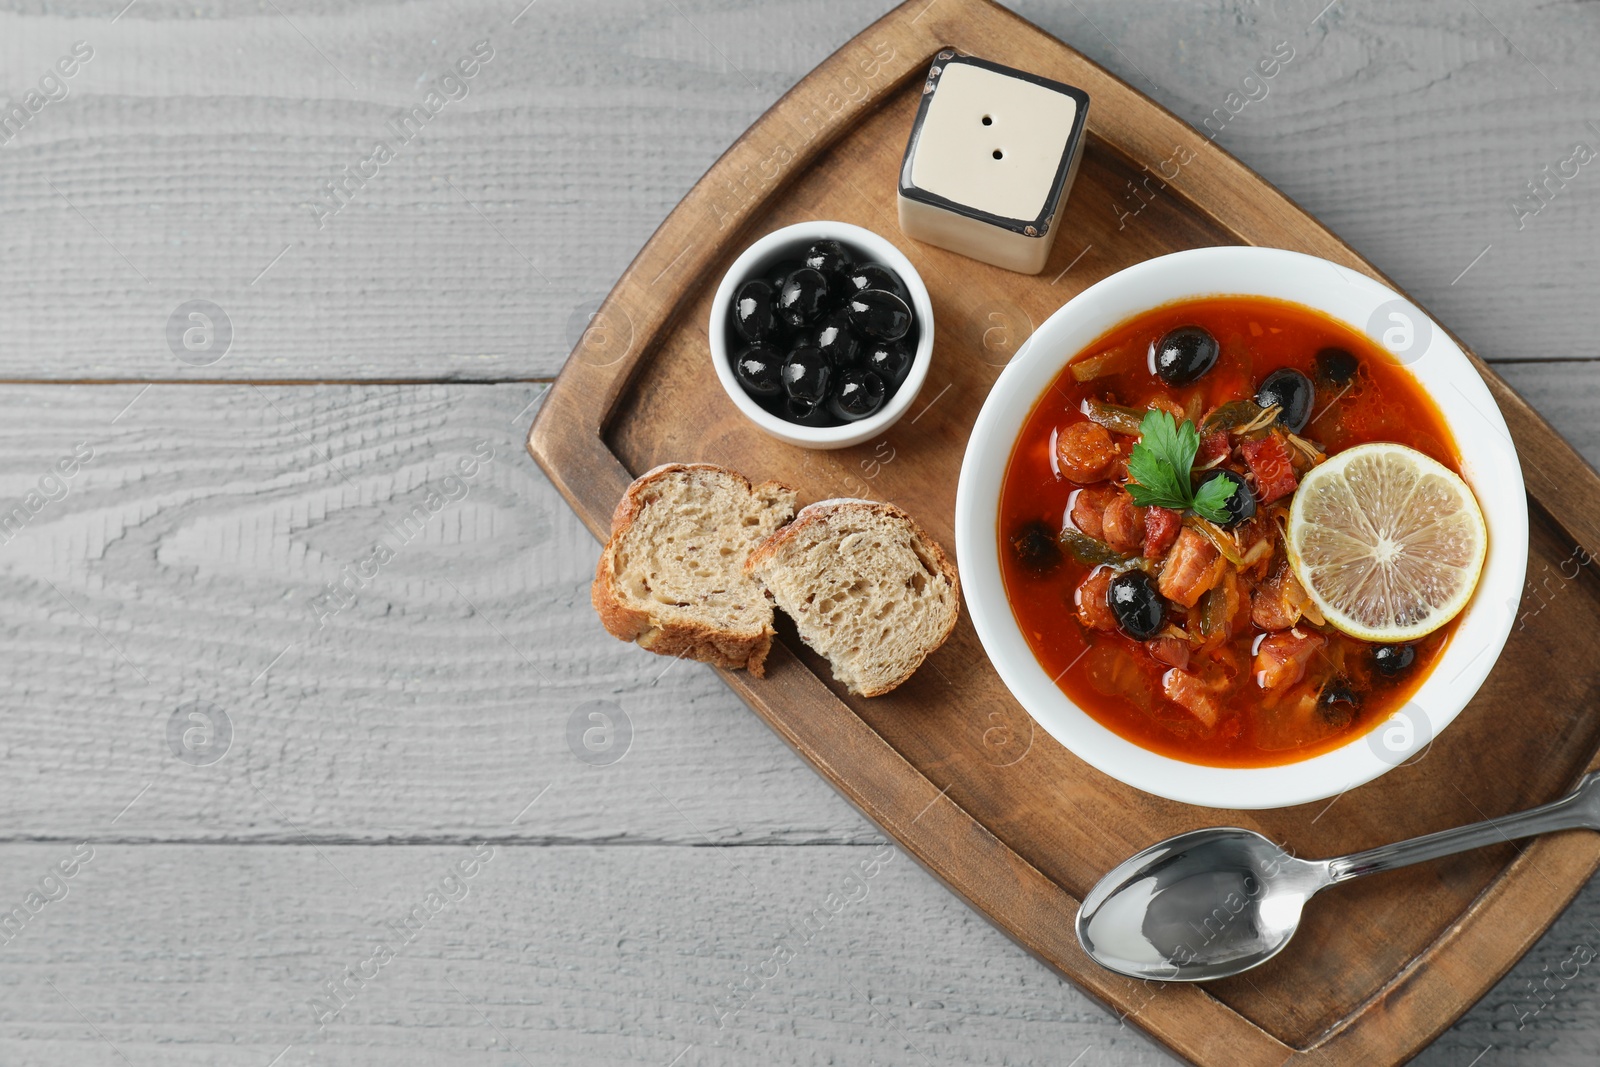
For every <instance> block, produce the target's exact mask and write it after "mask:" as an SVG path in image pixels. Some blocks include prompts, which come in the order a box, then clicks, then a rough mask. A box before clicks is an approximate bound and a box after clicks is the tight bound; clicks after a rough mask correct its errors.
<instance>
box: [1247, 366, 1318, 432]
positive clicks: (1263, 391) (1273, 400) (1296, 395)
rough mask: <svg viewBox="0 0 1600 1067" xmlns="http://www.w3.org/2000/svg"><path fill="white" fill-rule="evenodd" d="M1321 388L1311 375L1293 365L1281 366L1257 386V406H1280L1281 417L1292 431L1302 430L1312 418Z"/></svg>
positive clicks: (1279, 417)
mask: <svg viewBox="0 0 1600 1067" xmlns="http://www.w3.org/2000/svg"><path fill="white" fill-rule="evenodd" d="M1316 395H1317V391H1316V389H1314V388H1313V387H1312V385H1311V379H1310V378H1307V377H1306V376H1305V375H1304V374H1301V373H1300V372H1299V371H1297V370H1295V369H1294V368H1293V367H1280V368H1278V369H1277V370H1275V371H1273V372H1272V373H1271V374H1269V375H1267V376H1266V378H1265V379H1263V380H1262V382H1261V388H1259V389H1257V390H1256V406H1257V407H1261V408H1270V407H1273V406H1274V405H1276V406H1277V408H1278V421H1279V422H1281V423H1282V424H1283V425H1284V428H1285V429H1287V430H1288V431H1289V432H1290V433H1299V432H1300V431H1301V430H1303V429H1305V428H1306V423H1308V422H1310V421H1311V404H1312V401H1314V400H1315V399H1316Z"/></svg>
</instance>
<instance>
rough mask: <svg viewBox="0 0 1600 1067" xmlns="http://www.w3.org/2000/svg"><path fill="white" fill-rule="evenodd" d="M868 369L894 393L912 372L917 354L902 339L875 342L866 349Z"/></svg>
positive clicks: (865, 361)
mask: <svg viewBox="0 0 1600 1067" xmlns="http://www.w3.org/2000/svg"><path fill="white" fill-rule="evenodd" d="M863 350H864V352H865V353H866V356H865V359H864V360H863V361H862V362H863V363H865V365H866V368H867V369H868V370H870V371H872V372H873V373H874V374H876V375H877V376H878V377H880V378H882V379H883V382H884V384H885V385H886V386H888V388H889V391H890V392H891V393H892V392H894V390H895V389H897V388H898V387H899V385H900V383H901V382H903V381H905V380H906V375H907V374H908V373H910V371H911V363H912V361H913V360H914V359H915V358H916V353H915V352H913V351H912V349H911V346H910V345H909V344H908V343H906V341H905V339H904V338H902V339H901V340H899V341H874V342H872V343H870V344H868V345H866V346H865V347H864V349H863Z"/></svg>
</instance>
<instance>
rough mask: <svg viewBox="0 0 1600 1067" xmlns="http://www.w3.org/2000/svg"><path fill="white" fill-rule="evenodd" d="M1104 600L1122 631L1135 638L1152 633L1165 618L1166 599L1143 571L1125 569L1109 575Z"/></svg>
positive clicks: (1140, 638) (1138, 639)
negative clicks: (1117, 573) (1108, 586)
mask: <svg viewBox="0 0 1600 1067" xmlns="http://www.w3.org/2000/svg"><path fill="white" fill-rule="evenodd" d="M1106 603H1107V604H1109V605H1110V606H1111V613H1112V614H1113V615H1115V616H1116V617H1117V625H1119V626H1121V627H1122V632H1123V633H1125V634H1127V635H1128V636H1129V637H1131V638H1133V639H1134V640H1135V641H1145V640H1148V639H1149V638H1152V637H1154V636H1155V635H1156V632H1157V631H1159V630H1160V629H1161V624H1162V623H1163V622H1165V621H1166V618H1167V602H1166V599H1165V598H1163V597H1162V595H1161V594H1160V593H1158V592H1156V586H1155V583H1154V582H1152V581H1151V580H1150V576H1149V575H1148V574H1146V573H1145V572H1144V571H1124V572H1123V573H1122V574H1119V575H1117V576H1116V577H1115V578H1113V579H1111V586H1110V588H1108V589H1107V590H1106Z"/></svg>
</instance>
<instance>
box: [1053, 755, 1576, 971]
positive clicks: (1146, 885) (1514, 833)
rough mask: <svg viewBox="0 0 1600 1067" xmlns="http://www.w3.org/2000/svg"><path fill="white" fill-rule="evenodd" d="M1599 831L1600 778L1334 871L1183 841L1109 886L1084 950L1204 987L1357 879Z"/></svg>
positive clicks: (1083, 937)
mask: <svg viewBox="0 0 1600 1067" xmlns="http://www.w3.org/2000/svg"><path fill="white" fill-rule="evenodd" d="M1576 829H1589V830H1600V771H1596V772H1594V773H1592V774H1588V775H1585V776H1584V777H1583V779H1582V780H1581V781H1580V782H1579V783H1578V787H1577V788H1576V789H1574V790H1573V791H1572V792H1571V793H1569V794H1568V795H1567V796H1565V797H1562V798H1561V799H1560V800H1557V801H1553V802H1551V803H1549V804H1543V805H1541V806H1539V807H1537V808H1530V809H1529V810H1527V811H1521V812H1516V813H1515V814H1512V815H1502V816H1501V817H1500V818H1498V819H1489V820H1487V821H1485V822H1479V823H1473V824H1472V825H1470V826H1461V827H1457V828H1456V829H1454V830H1441V831H1440V832H1438V833H1436V834H1428V835H1427V836H1425V837H1415V838H1412V839H1411V840H1410V841H1401V842H1398V843H1396V844H1393V845H1380V846H1378V847H1377V848H1371V849H1368V850H1366V851H1365V852H1357V853H1354V854H1353V855H1349V856H1341V857H1339V858H1337V859H1327V860H1303V859H1299V858H1297V857H1294V856H1291V855H1289V854H1288V853H1287V852H1285V851H1284V850H1283V849H1282V848H1280V847H1278V846H1277V845H1275V844H1273V843H1272V842H1271V841H1269V840H1267V839H1266V838H1265V837H1262V836H1261V835H1260V834H1258V833H1255V832H1254V831H1251V830H1241V829H1238V828H1237V827H1218V828H1215V829H1210V830H1194V831H1191V832H1190V833H1186V834H1179V835H1178V836H1177V837H1171V838H1168V839H1167V840H1165V841H1163V842H1161V843H1160V844H1157V845H1152V846H1151V847H1149V848H1147V849H1145V850H1144V851H1143V852H1140V853H1139V854H1138V855H1136V856H1133V857H1131V858H1129V859H1127V860H1125V861H1123V862H1122V863H1121V864H1119V865H1118V866H1117V867H1116V868H1115V869H1114V870H1112V871H1111V872H1110V873H1109V874H1107V875H1106V876H1105V877H1104V878H1102V879H1100V881H1099V882H1098V883H1097V884H1096V885H1095V887H1094V889H1093V890H1091V891H1090V892H1089V895H1088V896H1087V897H1085V898H1084V901H1083V905H1082V907H1080V908H1079V909H1078V940H1079V941H1081V942H1083V947H1084V949H1085V950H1086V951H1087V952H1088V953H1089V955H1090V956H1091V957H1093V959H1094V960H1095V961H1096V962H1097V963H1099V964H1100V965H1101V966H1103V967H1106V968H1109V969H1110V970H1113V971H1117V972H1119V973H1121V974H1126V975H1130V976H1131V977H1134V978H1151V979H1156V980H1158V981H1163V982H1204V981H1208V980H1210V979H1213V978H1227V977H1228V976H1230V975H1235V974H1239V973H1241V972H1243V971H1248V970H1250V969H1251V968H1252V967H1259V966H1260V965H1261V964H1263V963H1265V962H1267V961H1268V960H1270V959H1271V958H1272V957H1274V956H1276V955H1277V954H1278V953H1279V952H1281V951H1282V950H1283V947H1284V946H1285V945H1287V944H1288V943H1289V939H1290V938H1291V937H1293V936H1294V932H1295V930H1296V929H1298V928H1299V926H1300V912H1301V909H1303V908H1304V907H1305V903H1306V901H1307V900H1309V899H1311V898H1312V897H1313V896H1315V895H1316V894H1317V893H1320V892H1321V891H1322V890H1324V889H1326V888H1328V887H1329V886H1330V885H1337V884H1338V883H1340V882H1348V881H1350V879H1352V878H1360V877H1362V876H1363V875H1368V874H1376V873H1378V872H1380V871H1392V870H1394V869H1395V868H1396V867H1405V866H1408V865H1410V864H1413V863H1421V862H1423V861H1424V860H1431V859H1438V858H1439V857H1440V856H1452V855H1455V854H1456V853H1457V852H1466V851H1468V850H1469V849H1474V848H1482V847H1483V846H1485V845H1494V844H1499V843H1500V842H1502V841H1510V840H1512V839H1514V838H1519V837H1532V836H1533V835H1534V834H1544V833H1550V832H1551V831H1553V830H1576Z"/></svg>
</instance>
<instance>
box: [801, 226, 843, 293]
mask: <svg viewBox="0 0 1600 1067" xmlns="http://www.w3.org/2000/svg"><path fill="white" fill-rule="evenodd" d="M853 258H854V257H852V256H851V255H850V253H849V252H847V251H846V250H845V247H844V245H842V244H840V243H839V242H838V241H831V240H827V239H824V240H821V241H817V242H816V243H815V244H813V245H812V246H811V247H810V248H808V249H806V253H805V255H804V256H802V257H800V263H801V265H802V266H806V267H810V268H811V269H812V270H814V271H820V272H821V273H822V275H823V277H825V278H827V279H828V280H829V281H832V280H833V279H835V278H837V279H839V281H840V282H841V283H842V282H843V281H844V280H845V278H846V276H847V274H848V273H849V271H850V267H851V262H852V260H853ZM844 291H845V290H843V289H842V288H841V289H840V290H838V291H837V292H836V294H835V295H843V293H844Z"/></svg>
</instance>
